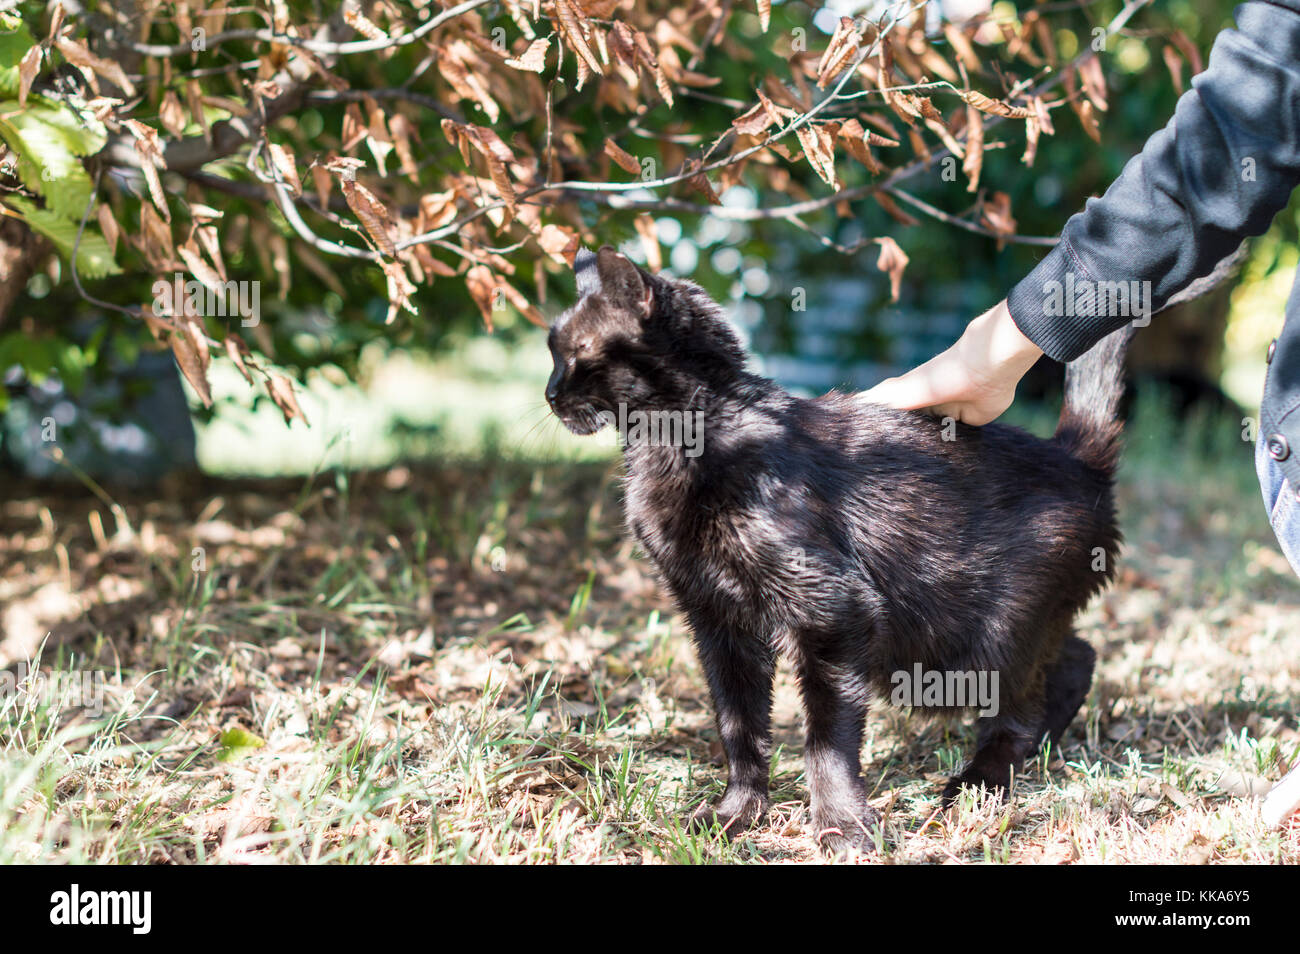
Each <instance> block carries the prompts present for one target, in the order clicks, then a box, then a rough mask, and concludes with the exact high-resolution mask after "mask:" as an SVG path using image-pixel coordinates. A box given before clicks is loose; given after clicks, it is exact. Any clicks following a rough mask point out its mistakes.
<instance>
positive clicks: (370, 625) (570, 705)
mask: <svg viewBox="0 0 1300 954" xmlns="http://www.w3.org/2000/svg"><path fill="white" fill-rule="evenodd" d="M1039 423H1040V425H1041V422H1039ZM1039 429H1041V426H1040V428H1039ZM110 493H112V491H111V490H110ZM1120 496H1121V509H1122V513H1123V522H1124V529H1125V533H1126V537H1127V540H1128V543H1127V548H1126V554H1125V557H1124V560H1123V566H1122V569H1121V571H1120V578H1119V581H1118V583H1117V585H1116V586H1115V587H1113V588H1112V589H1111V590H1110V591H1109V592H1107V593H1106V594H1104V595H1103V596H1102V597H1100V598H1099V599H1098V600H1097V601H1096V602H1095V603H1094V605H1093V606H1092V607H1090V608H1089V610H1088V611H1087V613H1086V614H1085V615H1084V616H1083V618H1082V619H1081V631H1082V633H1083V634H1084V636H1085V637H1086V638H1088V639H1089V641H1090V642H1091V643H1092V644H1093V645H1094V646H1095V647H1097V649H1098V651H1099V654H1100V657H1101V659H1100V663H1099V669H1098V674H1097V678H1096V681H1095V684H1094V687H1093V689H1092V692H1091V694H1090V696H1089V699H1088V701H1087V704H1086V707H1085V709H1084V710H1083V711H1082V712H1081V714H1080V717H1079V718H1078V720H1077V721H1076V723H1075V724H1074V726H1073V727H1072V728H1071V730H1070V732H1069V733H1068V734H1067V737H1066V739H1065V741H1064V744H1063V746H1062V748H1061V750H1060V751H1059V752H1048V753H1044V754H1042V755H1041V756H1040V758H1039V759H1038V761H1037V763H1036V764H1035V765H1033V766H1030V767H1028V768H1027V769H1026V771H1025V773H1024V774H1023V776H1022V777H1021V778H1020V779H1019V780H1018V782H1017V790H1016V793H1015V797H1014V798H1013V799H1012V800H1011V801H1010V802H1009V803H1006V804H999V803H996V802H993V801H979V800H977V799H974V798H973V797H969V796H968V797H966V798H965V799H964V801H962V802H961V803H960V804H959V805H958V807H957V808H956V809H955V810H954V811H952V812H951V813H943V812H941V811H940V805H939V798H938V795H939V791H940V789H941V788H942V782H943V780H944V778H945V777H946V776H947V775H948V774H949V773H950V772H951V771H952V770H953V769H954V767H955V766H957V765H958V764H960V762H961V759H962V758H963V757H964V756H965V755H967V754H969V752H970V744H971V741H972V739H973V731H974V730H973V726H970V725H956V726H950V727H946V728H945V727H943V726H940V725H926V724H923V723H920V722H915V721H910V720H908V719H907V718H906V717H905V716H904V715H902V714H900V713H899V712H898V711H897V710H893V709H891V708H889V707H887V706H881V707H878V708H877V709H876V710H874V711H873V713H872V716H871V718H870V720H869V724H868V728H867V734H866V741H865V745H864V750H863V763H864V766H865V771H866V774H867V779H868V784H869V785H870V786H871V790H872V801H873V803H874V804H875V805H877V806H878V807H879V808H881V809H882V811H883V812H884V813H885V821H884V825H883V830H882V833H881V838H880V844H879V847H878V851H877V852H876V853H875V854H874V855H872V856H870V857H868V858H865V859H861V860H864V861H866V862H885V863H921V862H935V863H1012V864H1014V863H1025V862H1032V863H1072V862H1078V863H1093V862H1119V863H1134V862H1137V863H1148V862H1183V863H1221V862H1292V863H1294V862H1296V861H1300V824H1295V825H1293V826H1292V827H1291V828H1290V829H1288V830H1285V831H1281V832H1275V831H1268V830H1266V829H1264V828H1263V826H1262V825H1261V823H1260V820H1259V815H1258V807H1257V801H1256V800H1255V799H1254V798H1253V797H1251V794H1252V793H1257V792H1259V791H1261V790H1263V789H1265V788H1266V787H1267V786H1268V784H1269V783H1270V782H1272V781H1274V780H1276V779H1278V778H1280V777H1281V775H1282V774H1283V772H1284V770H1285V768H1286V767H1287V766H1288V765H1289V764H1292V763H1294V762H1295V761H1296V759H1297V757H1298V756H1300V733H1297V731H1296V726H1297V700H1300V631H1297V629H1296V627H1295V626H1294V625H1293V621H1294V619H1295V613H1296V610H1297V608H1300V584H1298V583H1297V581H1296V580H1295V578H1294V577H1293V576H1292V575H1291V573H1290V570H1289V568H1288V567H1287V566H1286V564H1285V561H1284V560H1283V558H1282V557H1281V555H1280V554H1279V553H1278V551H1277V548H1276V545H1275V543H1273V541H1272V539H1271V536H1270V534H1269V531H1268V527H1267V523H1266V522H1265V519H1264V514H1263V507H1262V503H1261V502H1260V501H1259V499H1258V489H1257V488H1256V486H1255V484H1254V479H1253V472H1252V463H1251V450H1250V447H1249V445H1248V444H1245V443H1244V442H1242V441H1241V440H1239V435H1238V434H1237V433H1236V431H1235V429H1232V428H1227V429H1220V430H1218V431H1216V430H1215V429H1214V428H1212V427H1209V426H1203V427H1191V428H1183V429H1180V428H1176V427H1174V425H1172V424H1171V423H1170V422H1169V421H1168V420H1167V419H1166V418H1165V417H1164V415H1162V414H1161V413H1160V412H1159V410H1158V408H1157V407H1155V406H1154V404H1147V405H1143V406H1142V407H1140V408H1139V411H1138V415H1137V418H1136V420H1135V421H1134V422H1133V425H1132V426H1131V428H1130V437H1129V448H1128V453H1127V457H1126V459H1125V465H1124V470H1123V474H1122V481H1121V495H1120ZM113 499H114V500H115V502H116V503H117V504H118V505H119V506H120V508H121V509H120V511H118V512H117V516H115V515H114V512H113V511H111V510H110V508H109V507H108V506H107V505H106V504H105V503H104V502H103V501H102V500H100V499H98V498H96V497H95V496H93V495H91V494H88V493H85V492H82V491H81V490H80V489H75V488H73V489H69V488H51V487H49V486H48V485H41V486H36V485H27V486H19V487H17V488H15V489H14V491H13V492H11V493H10V495H9V497H8V499H7V500H6V501H5V502H4V503H3V504H0V623H2V624H3V629H2V630H0V660H3V661H4V662H5V663H6V664H7V665H9V666H10V668H11V671H12V669H13V667H14V666H15V665H16V664H18V663H20V662H23V661H25V660H30V661H32V663H33V664H34V665H36V666H38V667H39V668H40V669H41V670H42V671H44V672H46V673H47V674H48V673H53V672H60V671H61V672H86V671H94V672H100V673H102V674H103V685H102V699H101V700H99V701H100V703H101V705H100V706H98V707H96V706H90V707H86V706H77V705H74V704H70V703H69V701H68V700H67V699H61V698H58V697H57V695H56V694H55V693H52V692H44V693H42V692H26V691H18V690H10V691H7V692H3V693H0V861H2V862H14V861H46V862H61V863H68V862H72V863H86V862H88V863H181V864H193V863H365V864H372V863H378V864H393V863H413V862H414V863H490V862H501V863H558V862H577V863H632V864H635V863H776V862H805V863H821V861H822V859H821V858H820V857H819V856H818V854H817V852H816V850H815V845H814V842H813V838H812V833H811V832H810V831H809V827H810V826H809V818H808V811H807V786H806V780H805V778H804V775H803V763H802V759H801V754H800V751H801V744H800V726H799V715H798V706H797V697H796V694H795V691H794V687H793V684H792V682H791V679H790V677H789V674H788V672H784V671H783V672H782V674H781V677H780V680H779V684H778V691H777V705H776V711H775V725H776V740H777V749H776V752H775V754H774V756H773V759H772V766H771V775H772V791H773V803H774V808H773V811H772V813H771V817H770V819H769V821H768V822H767V824H765V825H764V826H763V827H761V828H760V829H758V830H756V831H754V832H752V833H748V834H745V835H743V836H742V837H739V838H737V839H736V840H735V841H731V842H728V841H726V840H725V839H723V838H722V837H720V836H719V835H717V834H693V833H690V832H688V831H686V830H685V829H684V828H683V827H682V825H681V820H682V819H683V817H684V816H686V815H687V814H688V813H689V812H690V811H691V810H692V809H693V808H694V807H695V806H696V805H697V804H699V803H700V802H701V801H702V800H704V799H709V798H714V797H716V796H717V795H718V794H719V793H720V792H721V788H722V784H723V781H724V769H723V768H722V766H721V761H720V748H719V745H718V743H717V737H716V733H715V732H714V729H713V725H712V716H711V712H710V709H709V705H708V700H707V697H706V693H705V689H704V681H703V678H702V676H701V673H700V671H699V668H698V666H697V664H696V661H695V659H694V655H693V651H692V649H691V646H690V641H689V636H688V634H687V633H686V632H685V631H684V629H683V626H682V622H681V620H680V618H679V617H678V616H677V615H676V614H675V613H674V611H673V608H672V606H671V604H670V603H669V602H668V600H667V599H666V598H665V596H664V594H663V593H662V591H660V590H659V589H658V588H657V587H656V585H655V583H654V582H653V579H652V577H651V575H650V572H649V569H648V567H647V565H646V564H645V562H644V561H643V560H642V559H640V558H639V557H638V555H637V554H636V553H635V552H634V548H633V547H632V545H631V544H630V543H629V542H628V541H627V540H626V538H625V536H624V534H623V532H622V530H621V527H620V522H621V508H620V504H619V499H618V486H617V470H616V466H615V465H614V464H613V463H612V462H611V461H609V460H594V461H593V460H586V461H569V462H565V463H547V462H539V461H530V460H528V459H526V458H523V457H521V456H516V457H513V458H501V457H498V458H492V457H490V456H489V457H483V458H480V459H478V460H463V461H461V462H458V463H455V464H445V465H441V466H438V465H430V466H428V467H423V468H418V467H413V466H392V467H387V468H381V469H377V470H373V471H358V472H352V473H345V472H342V471H327V472H322V473H317V474H315V475H312V476H309V477H307V478H294V479H267V480H242V481H234V480H217V479H203V480H197V479H196V480H188V481H176V482H174V483H173V484H172V485H170V486H169V487H168V488H166V492H165V493H163V494H160V495H154V496H143V495H132V494H130V493H122V494H120V495H119V494H115V495H114V498H113ZM0 688H3V686H0Z"/></svg>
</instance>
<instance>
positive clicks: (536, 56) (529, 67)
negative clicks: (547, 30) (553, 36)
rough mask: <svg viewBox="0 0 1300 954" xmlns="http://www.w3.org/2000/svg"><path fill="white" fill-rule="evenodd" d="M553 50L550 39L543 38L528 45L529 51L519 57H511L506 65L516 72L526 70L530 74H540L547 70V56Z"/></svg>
mask: <svg viewBox="0 0 1300 954" xmlns="http://www.w3.org/2000/svg"><path fill="white" fill-rule="evenodd" d="M550 49H551V40H550V37H543V38H542V39H540V40H533V42H532V43H529V44H528V49H526V50H524V52H523V54H522V55H520V56H518V57H513V56H512V57H510V58H508V59H507V60H506V61H505V63H506V66H509V67H511V68H512V69H516V70H526V71H527V72H530V73H540V72H542V71H543V70H545V69H546V54H547V53H548V52H549V51H550Z"/></svg>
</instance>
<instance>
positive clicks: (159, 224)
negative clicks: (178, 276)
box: [137, 202, 176, 269]
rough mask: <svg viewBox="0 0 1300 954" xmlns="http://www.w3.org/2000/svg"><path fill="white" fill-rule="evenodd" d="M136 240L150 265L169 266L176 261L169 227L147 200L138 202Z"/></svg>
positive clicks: (157, 266)
mask: <svg viewBox="0 0 1300 954" xmlns="http://www.w3.org/2000/svg"><path fill="white" fill-rule="evenodd" d="M137 242H138V243H139V245H140V250H141V251H142V252H143V253H144V256H145V258H146V259H148V261H149V264H150V265H151V266H154V267H156V268H160V269H162V268H170V267H171V266H172V264H173V263H174V262H175V261H176V250H175V248H174V247H173V245H172V230H171V227H170V226H168V225H167V223H166V222H164V221H163V220H162V217H161V216H160V215H159V214H158V213H157V211H156V210H155V209H154V207H153V206H152V205H150V204H148V203H147V202H141V203H140V232H139V236H138V238H137Z"/></svg>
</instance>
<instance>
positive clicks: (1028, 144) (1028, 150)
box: [1020, 116, 1042, 166]
mask: <svg viewBox="0 0 1300 954" xmlns="http://www.w3.org/2000/svg"><path fill="white" fill-rule="evenodd" d="M1041 131H1042V127H1041V126H1040V125H1039V123H1038V117H1037V116H1030V117H1029V118H1028V119H1026V120H1025V154H1024V155H1023V156H1021V157H1020V161H1021V162H1023V163H1024V164H1025V165H1026V166H1032V165H1033V164H1034V159H1035V158H1037V156H1038V135H1039V133H1040V132H1041Z"/></svg>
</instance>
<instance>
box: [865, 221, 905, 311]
mask: <svg viewBox="0 0 1300 954" xmlns="http://www.w3.org/2000/svg"><path fill="white" fill-rule="evenodd" d="M873 241H875V242H876V243H877V244H878V245H879V246H880V257H879V258H877V259H876V267H877V268H878V269H880V270H881V271H882V272H884V273H885V274H887V275H888V276H889V300H890V301H898V293H899V291H900V290H901V288H902V284H903V270H904V269H906V268H907V262H908V258H907V255H906V254H904V252H903V250H902V249H901V248H899V247H898V243H897V242H895V241H894V240H893V239H892V238H890V237H889V236H885V237H884V238H878V239H874V240H873Z"/></svg>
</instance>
